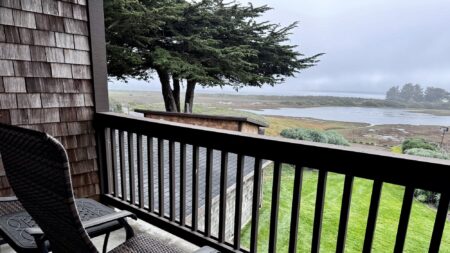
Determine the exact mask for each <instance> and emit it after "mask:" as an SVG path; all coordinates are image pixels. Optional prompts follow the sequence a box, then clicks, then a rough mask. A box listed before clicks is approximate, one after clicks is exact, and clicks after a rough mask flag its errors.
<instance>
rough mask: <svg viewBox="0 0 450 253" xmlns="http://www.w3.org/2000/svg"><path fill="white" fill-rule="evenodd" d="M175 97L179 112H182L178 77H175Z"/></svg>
mask: <svg viewBox="0 0 450 253" xmlns="http://www.w3.org/2000/svg"><path fill="white" fill-rule="evenodd" d="M173 97H174V99H175V104H176V106H177V111H178V112H181V103H180V79H179V78H178V77H173Z"/></svg>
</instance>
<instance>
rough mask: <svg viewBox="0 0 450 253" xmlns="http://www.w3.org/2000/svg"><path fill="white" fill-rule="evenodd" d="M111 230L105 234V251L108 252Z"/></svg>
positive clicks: (104, 252)
mask: <svg viewBox="0 0 450 253" xmlns="http://www.w3.org/2000/svg"><path fill="white" fill-rule="evenodd" d="M109 234H110V233H109V232H108V233H106V235H105V241H104V242H103V253H106V251H107V250H108V240H109Z"/></svg>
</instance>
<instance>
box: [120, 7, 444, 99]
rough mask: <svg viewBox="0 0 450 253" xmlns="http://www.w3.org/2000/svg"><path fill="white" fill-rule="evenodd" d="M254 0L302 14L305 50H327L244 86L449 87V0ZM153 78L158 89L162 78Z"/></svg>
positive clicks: (279, 13)
mask: <svg viewBox="0 0 450 253" xmlns="http://www.w3.org/2000/svg"><path fill="white" fill-rule="evenodd" d="M251 2H252V3H254V4H255V5H261V4H267V5H269V6H271V7H273V8H274V9H273V10H272V11H270V12H269V13H268V14H267V15H266V16H265V19H267V20H270V21H272V22H275V23H281V24H283V25H287V24H289V23H292V22H294V21H300V26H299V27H298V28H297V29H296V30H295V31H294V34H293V35H292V43H293V44H296V45H299V48H298V49H299V51H300V52H302V53H305V54H306V55H313V54H316V53H326V55H324V56H322V57H321V62H320V63H319V64H318V65H317V66H316V67H314V68H311V69H307V70H304V71H303V72H302V73H301V74H299V75H298V76H297V77H296V78H293V79H289V80H287V81H286V83H284V84H281V85H278V86H276V87H275V88H270V87H266V88H263V89H261V90H260V89H244V90H243V91H242V92H243V93H264V94H265V93H267V94H270V93H274V94H293V95H301V94H302V92H304V91H341V92H358V93H361V92H375V93H384V92H385V91H386V90H387V89H388V88H389V87H391V86H393V85H402V84H404V83H407V82H413V83H420V84H422V85H424V86H435V87H441V88H447V89H450V30H449V25H450V1H449V0H344V1H337V0H252V1H251ZM132 83H133V82H132ZM141 86H142V87H149V85H148V84H147V85H137V84H136V85H131V87H130V88H133V87H141ZM150 86H151V87H149V88H150V89H152V90H154V89H157V88H158V83H157V82H154V83H153V84H152V85H150ZM114 87H117V86H116V85H114ZM226 91H229V90H226Z"/></svg>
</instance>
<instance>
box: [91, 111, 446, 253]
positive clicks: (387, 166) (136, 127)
mask: <svg viewBox="0 0 450 253" xmlns="http://www.w3.org/2000/svg"><path fill="white" fill-rule="evenodd" d="M95 122H96V129H97V134H98V136H99V138H98V146H99V150H100V152H101V153H100V154H101V157H100V172H101V185H102V186H101V187H102V193H103V194H102V200H103V201H105V202H106V203H108V204H111V205H114V206H116V207H118V208H122V209H127V210H130V211H132V212H135V213H136V214H137V215H138V216H139V217H140V218H141V219H143V220H145V221H147V222H150V223H152V224H153V225H155V226H158V227H160V228H162V229H164V230H166V231H168V232H170V233H172V234H174V235H176V236H179V237H181V238H183V239H185V240H187V241H190V242H192V243H195V244H198V245H209V246H212V247H214V248H216V249H218V250H220V251H221V252H249V251H250V252H257V247H258V225H259V222H260V219H259V212H260V208H259V207H260V204H261V203H260V199H261V187H262V168H263V166H262V165H263V164H264V163H266V162H267V161H272V162H273V166H274V170H273V184H272V201H271V206H270V209H271V212H270V221H265V222H270V232H269V241H268V245H269V252H277V234H278V232H279V231H278V228H277V224H278V214H279V202H280V184H281V168H282V165H283V164H290V165H293V166H294V168H295V179H294V185H295V186H296V187H294V190H293V192H292V196H293V198H292V210H291V213H290V216H291V225H290V230H289V252H296V248H297V239H298V238H297V237H298V233H297V231H298V227H299V214H300V200H301V184H302V181H303V180H302V177H303V171H304V168H314V169H315V170H318V172H319V176H318V183H317V195H316V202H315V216H314V224H313V234H312V247H311V251H312V252H319V249H320V239H321V228H322V216H323V212H324V198H325V191H326V185H327V183H326V182H327V175H328V174H329V173H330V172H332V173H338V174H343V175H345V182H344V189H343V198H342V206H341V213H340V221H339V229H338V237H337V245H336V251H337V252H344V248H345V243H346V235H347V225H348V219H349V212H350V204H351V201H352V198H351V197H352V186H353V182H354V179H355V178H365V179H369V180H373V182H374V183H373V189H372V197H371V200H370V209H369V214H368V219H367V225H366V228H365V236H364V245H363V251H364V252H371V250H372V244H373V240H374V232H375V226H376V221H377V216H378V209H379V206H380V196H381V191H382V188H383V184H386V183H389V184H396V185H400V186H404V187H405V193H404V197H403V203H402V208H401V213H400V219H399V224H398V230H397V234H396V239H395V249H394V251H395V252H402V251H403V249H404V245H405V238H406V232H407V229H408V223H409V218H410V213H411V208H412V203H413V198H414V190H415V189H423V190H428V191H433V192H437V193H441V199H440V204H439V207H438V210H437V214H436V220H435V223H434V228H433V233H432V237H431V241H430V244H429V252H438V251H439V248H440V244H441V240H442V235H443V231H444V226H445V223H446V220H447V213H448V207H449V202H450V177H449V176H448V172H449V170H450V163H449V162H446V161H440V160H435V159H423V158H415V157H408V156H402V155H395V154H389V153H381V152H380V153H374V152H368V151H362V150H359V149H353V148H345V147H344V148H343V147H337V146H330V145H324V144H311V143H305V142H299V141H291V140H287V139H280V138H269V137H262V136H257V135H246V134H242V133H237V132H230V131H220V130H213V129H209V128H202V127H193V126H188V125H182V124H176V123H169V122H164V121H155V120H149V119H144V118H137V117H129V116H124V115H121V114H115V113H99V114H97V115H96V118H95ZM202 156H203V157H204V158H205V159H203V158H202ZM231 156H233V157H234V158H233V159H234V160H233V159H231V160H230V157H231ZM217 161H218V162H219V163H218V164H217V163H216V162H217ZM230 161H233V163H236V164H233V165H232V164H230V163H231V162H230ZM249 161H250V162H249ZM202 162H204V163H205V164H201V163H202ZM249 164H250V165H249ZM249 166H250V167H251V172H250V173H251V175H252V176H253V186H252V188H253V189H252V195H253V196H252V199H251V236H250V249H245V248H244V247H243V246H242V244H241V227H242V222H243V217H242V215H243V213H244V211H243V209H242V203H243V192H244V178H245V177H246V175H247V174H248V173H249V171H248V167H249ZM201 168H202V169H201ZM230 168H231V169H230ZM246 169H247V170H246ZM217 172H218V173H217ZM424 172H426V173H424ZM202 173H204V174H202ZM200 174H201V175H202V177H199V175H200ZM217 174H218V175H217ZM231 174H232V175H233V176H232V177H230V176H229V175H231ZM216 177H219V178H220V180H218V181H217V182H216V181H215V180H214V179H213V178H216ZM230 178H231V179H232V180H235V183H234V186H232V188H233V189H234V192H233V194H234V197H235V198H234V199H233V201H235V202H233V203H234V217H233V219H232V220H233V222H232V224H229V222H226V219H227V217H229V213H227V212H228V211H227V210H228V209H227V203H228V204H229V200H228V195H227V194H230V193H229V188H230V183H229V182H230ZM217 187H218V189H219V190H218V191H216V192H218V193H217V194H218V196H214V194H213V188H214V189H216V188H217ZM203 192H204V194H202V193H203ZM217 194H216V195H217ZM200 196H201V197H200ZM216 197H217V198H216ZM213 199H215V200H217V199H218V203H219V205H218V206H219V214H218V216H219V217H218V220H217V221H214V222H216V223H218V227H217V229H214V231H213V230H212V227H214V226H215V224H214V222H213V220H214V217H215V216H214V217H212V202H213ZM200 212H201V215H200ZM232 212H233V211H232ZM228 226H232V228H233V230H232V232H233V233H232V237H231V240H227V239H229V238H227V237H229V236H228V235H227V232H226V231H227V227H228Z"/></svg>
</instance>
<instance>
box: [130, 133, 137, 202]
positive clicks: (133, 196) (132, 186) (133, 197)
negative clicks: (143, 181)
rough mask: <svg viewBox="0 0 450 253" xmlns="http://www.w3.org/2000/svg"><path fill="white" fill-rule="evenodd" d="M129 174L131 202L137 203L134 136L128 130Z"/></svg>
mask: <svg viewBox="0 0 450 253" xmlns="http://www.w3.org/2000/svg"><path fill="white" fill-rule="evenodd" d="M128 169H129V172H128V175H129V180H130V202H131V204H132V205H134V204H136V180H135V176H136V174H135V167H134V138H133V133H130V132H128Z"/></svg>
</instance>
